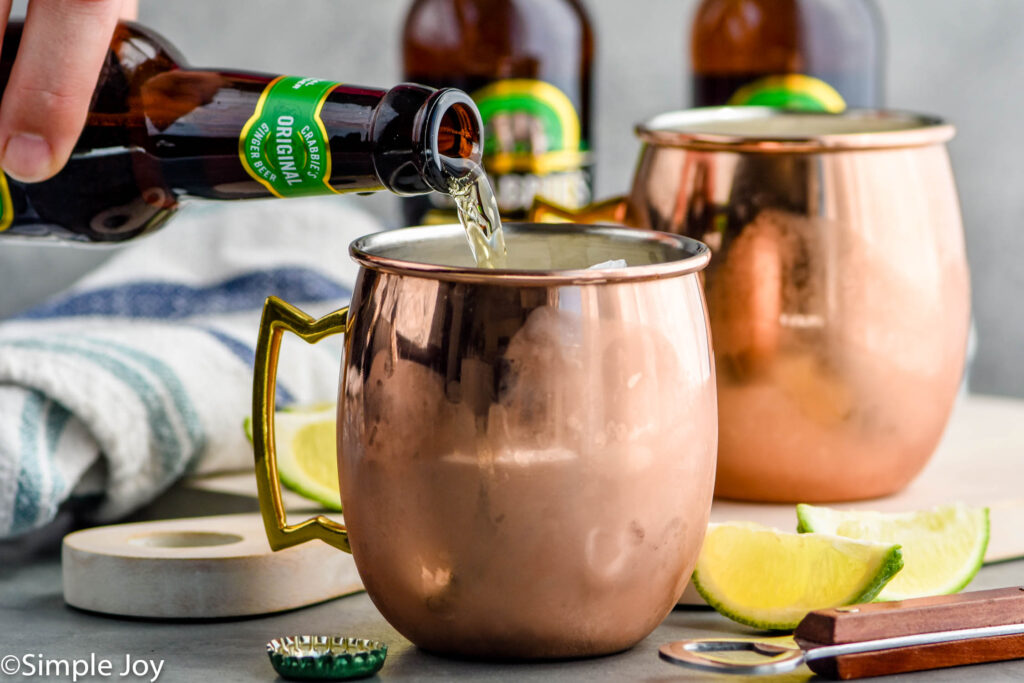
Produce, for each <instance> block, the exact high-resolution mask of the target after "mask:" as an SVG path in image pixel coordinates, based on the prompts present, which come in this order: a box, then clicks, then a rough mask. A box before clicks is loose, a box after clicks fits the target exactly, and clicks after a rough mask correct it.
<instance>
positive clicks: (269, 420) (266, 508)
mask: <svg viewBox="0 0 1024 683" xmlns="http://www.w3.org/2000/svg"><path fill="white" fill-rule="evenodd" d="M348 310H349V309H348V306H346V307H344V308H342V309H339V310H337V311H334V312H333V313H328V314H327V315H325V316H324V317H322V318H320V319H319V320H314V319H313V318H312V317H310V316H308V315H306V314H305V313H303V312H302V311H300V310H299V309H297V308H295V307H294V306H292V305H291V304H289V303H286V302H285V301H282V300H281V299H278V298H277V297H276V296H272V297H268V298H267V300H266V302H265V303H264V304H263V318H262V319H261V320H260V333H259V337H258V338H257V340H256V364H255V370H254V375H253V388H252V417H253V430H252V442H253V455H254V457H255V462H256V488H257V491H258V493H259V501H260V513H261V514H262V515H263V527H264V529H266V532H267V540H268V541H269V542H270V547H271V548H272V549H273V550H282V549H283V548H288V547H290V546H293V545H299V544H300V543H305V542H306V541H311V540H313V539H315V538H318V539H320V540H321V541H324V542H325V543H329V544H330V545H333V546H334V547H335V548H338V549H340V550H344V551H345V552H347V553H350V552H352V548H351V547H350V546H349V543H348V530H347V529H346V528H345V527H344V525H342V524H339V523H338V522H335V521H334V520H332V519H329V518H327V517H325V516H323V515H317V516H316V517H311V518H310V519H307V520H305V521H303V522H299V523H298V524H288V517H287V515H286V514H285V510H284V505H283V504H282V503H281V484H280V482H279V480H278V476H277V449H276V447H275V442H274V393H275V390H276V388H277V360H278V355H279V353H280V351H281V336H282V335H283V334H284V332H285V331H286V330H287V331H288V332H292V333H293V334H295V335H296V336H298V337H299V338H300V339H302V340H303V341H305V342H307V343H309V344H315V343H316V342H318V341H320V340H321V339H323V338H324V337H328V336H330V335H332V334H339V333H340V334H344V333H345V331H346V327H347V325H348Z"/></svg>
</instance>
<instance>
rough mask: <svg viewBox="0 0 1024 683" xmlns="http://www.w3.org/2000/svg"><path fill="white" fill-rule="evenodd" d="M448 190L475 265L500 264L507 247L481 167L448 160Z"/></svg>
mask: <svg viewBox="0 0 1024 683" xmlns="http://www.w3.org/2000/svg"><path fill="white" fill-rule="evenodd" d="M448 163H449V165H450V167H452V168H451V170H452V171H457V172H458V173H457V174H456V173H454V172H453V173H452V174H451V175H449V177H448V194H449V195H450V196H451V198H452V200H453V201H454V202H455V208H456V209H457V211H458V214H459V222H460V223H462V227H463V228H465V230H466V238H467V239H468V240H469V248H470V249H471V250H472V252H473V260H474V261H476V265H477V267H479V268H504V267H505V262H506V257H507V254H508V251H507V249H506V247H505V235H504V233H503V232H502V230H501V216H500V215H499V213H498V201H497V199H495V197H494V191H493V190H492V189H491V184H490V182H489V181H488V180H487V174H486V173H485V172H484V169H483V167H482V166H481V165H480V164H478V163H476V162H474V161H471V160H469V159H458V160H455V159H450V160H448Z"/></svg>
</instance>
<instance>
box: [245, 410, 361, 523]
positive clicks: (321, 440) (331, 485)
mask: <svg viewBox="0 0 1024 683" xmlns="http://www.w3.org/2000/svg"><path fill="white" fill-rule="evenodd" d="M336 412H337V409H336V407H335V405H334V404H333V403H330V404H323V403H321V404H317V405H314V406H304V407H290V408H286V409H284V410H279V411H277V412H276V413H275V414H274V430H275V437H276V439H275V440H276V442H277V473H278V475H279V476H280V477H281V483H282V484H284V485H285V486H287V487H288V488H290V489H291V490H293V491H295V492H296V493H298V494H300V495H302V496H305V497H306V498H309V499H310V500H313V501H316V502H318V503H320V504H321V505H323V506H324V507H326V508H328V509H330V510H341V493H340V492H339V486H338V457H337V445H336V441H335V438H336V437H335V420H336ZM243 427H244V429H245V435H246V436H247V437H248V438H249V441H250V442H251V441H252V420H250V419H249V418H246V420H245V424H244V425H243Z"/></svg>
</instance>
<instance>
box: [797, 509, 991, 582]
mask: <svg viewBox="0 0 1024 683" xmlns="http://www.w3.org/2000/svg"><path fill="white" fill-rule="evenodd" d="M796 518H797V522H798V524H797V530H798V531H801V532H819V533H827V534H836V535H838V536H845V537H847V538H857V539H863V540H871V541H878V542H882V543H899V544H900V545H901V546H902V547H903V557H904V559H905V560H906V565H907V566H906V568H904V570H903V571H902V572H900V574H899V576H897V577H896V578H895V579H893V580H892V582H891V583H890V584H889V585H887V586H886V587H885V589H884V590H883V591H882V592H881V593H880V594H879V595H878V599H879V600H906V599H907V598H918V597H924V596H926V595H942V594H945V593H956V592H957V591H960V590H962V589H963V588H964V587H965V586H966V585H967V584H968V583H970V582H971V579H973V578H974V575H975V574H977V573H978V569H979V568H980V567H981V563H982V560H983V559H984V558H985V550H986V548H988V508H983V507H970V506H967V505H962V504H957V505H942V506H939V507H935V508H932V509H931V510H920V511H918V512H905V513H896V514H886V513H882V512H853V511H846V510H831V509H829V508H823V507H815V506H812V505H797V506H796Z"/></svg>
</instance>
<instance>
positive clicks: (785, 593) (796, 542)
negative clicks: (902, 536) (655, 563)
mask: <svg viewBox="0 0 1024 683" xmlns="http://www.w3.org/2000/svg"><path fill="white" fill-rule="evenodd" d="M902 566H903V558H902V555H901V553H900V547H899V546H898V545H893V544H891V543H875V542H870V541H857V540H852V539H849V538H843V537H840V536H832V535H828V534H794V533H787V532H784V531H779V530H777V529H772V528H769V527H765V526H761V525H759V524H752V523H749V522H730V523H726V524H710V525H708V532H707V536H706V537H705V538H704V546H703V547H702V548H701V551H700V556H699V557H698V558H697V568H696V569H695V570H694V572H693V584H694V586H695V587H696V588H697V591H698V592H699V593H700V594H701V596H702V597H703V598H704V599H705V600H706V601H707V603H708V604H709V605H711V606H712V607H714V608H715V609H716V610H718V611H719V612H721V613H722V614H724V615H725V616H727V617H729V618H730V619H732V620H734V621H738V622H740V623H741V624H746V625H748V626H753V627H755V628H762V629H773V630H790V629H793V628H796V625H797V624H798V623H799V622H800V620H801V619H803V618H804V616H805V615H806V614H807V613H808V612H810V611H812V610H816V609H825V608H828V607H838V606H840V605H850V604H855V603H861V602H868V601H870V600H872V599H873V598H874V597H875V596H876V595H878V592H879V591H880V590H882V587H883V586H885V584H886V583H888V582H889V580H890V579H891V578H892V577H893V576H894V575H895V574H896V572H898V571H899V570H900V568H901V567H902Z"/></svg>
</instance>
